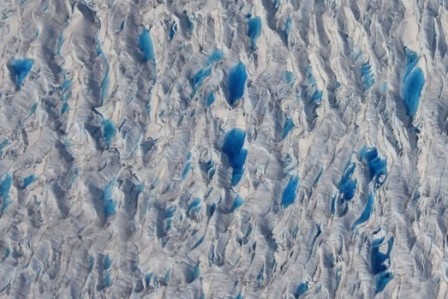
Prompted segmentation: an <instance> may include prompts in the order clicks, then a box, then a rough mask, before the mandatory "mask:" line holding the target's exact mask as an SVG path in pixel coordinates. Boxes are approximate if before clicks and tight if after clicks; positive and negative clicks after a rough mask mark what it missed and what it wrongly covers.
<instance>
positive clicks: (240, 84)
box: [228, 62, 247, 107]
mask: <svg viewBox="0 0 448 299" xmlns="http://www.w3.org/2000/svg"><path fill="white" fill-rule="evenodd" d="M246 80H247V73H246V66H245V65H244V63H242V62H239V63H238V64H237V65H235V66H234V67H233V68H231V69H230V71H229V79H228V88H229V99H228V103H229V105H230V106H232V107H233V106H235V105H236V104H237V102H238V100H240V99H241V98H242V97H243V95H244V89H245V87H246Z"/></svg>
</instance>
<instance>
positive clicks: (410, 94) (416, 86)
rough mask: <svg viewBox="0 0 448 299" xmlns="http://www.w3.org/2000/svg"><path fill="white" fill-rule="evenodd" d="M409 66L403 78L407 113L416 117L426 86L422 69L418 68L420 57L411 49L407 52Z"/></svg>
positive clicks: (407, 65)
mask: <svg viewBox="0 0 448 299" xmlns="http://www.w3.org/2000/svg"><path fill="white" fill-rule="evenodd" d="M405 52H406V57H407V64H406V69H405V74H404V77H403V97H404V105H405V107H406V113H407V114H408V115H409V116H411V117H414V116H415V114H416V113H417V109H418V105H419V102H420V96H421V93H422V90H423V86H424V84H425V76H424V74H423V71H422V69H421V68H419V67H416V66H417V63H418V60H419V57H418V55H417V53H415V52H414V51H411V50H409V49H406V50H405Z"/></svg>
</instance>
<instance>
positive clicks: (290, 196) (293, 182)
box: [282, 176, 300, 209]
mask: <svg viewBox="0 0 448 299" xmlns="http://www.w3.org/2000/svg"><path fill="white" fill-rule="evenodd" d="M299 183H300V179H299V177H298V176H293V177H291V179H290V180H289V182H288V184H287V185H286V187H285V189H284V190H283V194H282V207H283V208H284V209H286V208H287V207H289V206H290V205H292V204H293V203H294V202H295V201H296V197H297V191H298V189H299Z"/></svg>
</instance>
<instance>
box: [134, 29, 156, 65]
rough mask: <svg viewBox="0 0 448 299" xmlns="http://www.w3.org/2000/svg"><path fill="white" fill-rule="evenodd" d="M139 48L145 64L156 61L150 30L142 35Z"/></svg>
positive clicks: (145, 30) (146, 30)
mask: <svg viewBox="0 0 448 299" xmlns="http://www.w3.org/2000/svg"><path fill="white" fill-rule="evenodd" d="M138 47H139V49H140V51H141V52H142V54H143V61H144V62H148V61H155V60H156V53H155V48H154V41H153V39H152V36H151V33H150V32H149V30H148V29H144V30H143V31H142V33H141V34H140V37H139V40H138Z"/></svg>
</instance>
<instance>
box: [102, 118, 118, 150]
mask: <svg viewBox="0 0 448 299" xmlns="http://www.w3.org/2000/svg"><path fill="white" fill-rule="evenodd" d="M101 132H102V133H103V138H104V142H105V143H106V145H107V146H110V145H111V144H112V141H113V140H114V138H115V134H116V132H117V128H116V127H115V124H114V123H113V122H112V121H111V120H110V119H104V120H103V121H102V122H101Z"/></svg>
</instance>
